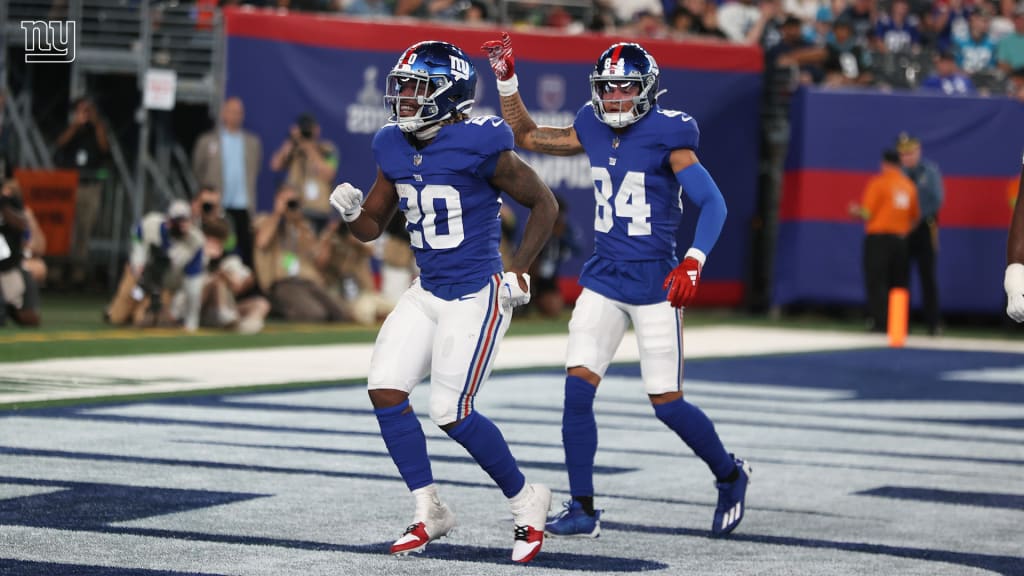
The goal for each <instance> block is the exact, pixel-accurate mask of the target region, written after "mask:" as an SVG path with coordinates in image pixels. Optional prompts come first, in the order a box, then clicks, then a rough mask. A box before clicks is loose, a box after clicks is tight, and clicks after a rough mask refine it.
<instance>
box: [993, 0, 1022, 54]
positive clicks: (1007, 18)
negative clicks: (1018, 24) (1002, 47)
mask: <svg viewBox="0 0 1024 576" xmlns="http://www.w3.org/2000/svg"><path fill="white" fill-rule="evenodd" d="M995 4H996V13H995V15H994V16H993V17H992V20H991V21H990V22H989V25H988V34H989V37H990V39H991V40H992V43H993V44H995V45H996V46H998V45H999V42H1000V41H1001V40H1002V39H1003V38H1006V37H1007V36H1009V35H1010V34H1013V31H1014V30H1013V28H1014V26H1013V21H1014V11H1016V10H1017V2H1016V1H1015V0H998V1H997V2H996V3H995Z"/></svg>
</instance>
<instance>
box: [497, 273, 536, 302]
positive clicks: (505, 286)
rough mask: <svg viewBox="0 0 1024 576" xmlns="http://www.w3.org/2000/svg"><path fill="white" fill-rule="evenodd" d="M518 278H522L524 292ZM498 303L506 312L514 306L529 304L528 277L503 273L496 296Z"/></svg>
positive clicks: (527, 275) (524, 274) (526, 275)
mask: <svg viewBox="0 0 1024 576" xmlns="http://www.w3.org/2000/svg"><path fill="white" fill-rule="evenodd" d="M520 277H522V282H523V283H525V284H526V290H523V286H522V284H520ZM498 301H499V303H500V304H501V306H502V308H505V309H506V310H512V309H513V308H515V307H516V306H524V305H526V304H529V303H530V275H529V274H526V273H523V274H516V273H515V272H505V275H504V276H503V277H502V279H501V291H500V292H499V294H498Z"/></svg>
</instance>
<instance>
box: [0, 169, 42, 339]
mask: <svg viewBox="0 0 1024 576" xmlns="http://www.w3.org/2000/svg"><path fill="white" fill-rule="evenodd" d="M28 228H29V222H28V218H27V217H26V216H25V207H24V204H23V203H22V199H21V195H20V193H19V190H18V188H17V186H14V185H10V184H8V183H6V182H5V183H4V186H3V187H2V188H0V326H2V325H3V324H5V323H6V319H7V317H8V316H9V317H10V318H11V319H12V320H13V321H14V323H15V324H18V325H19V326H38V325H39V322H40V316H39V291H38V288H37V286H36V284H35V280H33V278H32V276H31V275H30V274H29V273H28V272H27V271H26V270H24V269H23V268H22V266H21V263H22V260H23V259H24V247H23V244H24V242H25V232H26V231H27V230H28Z"/></svg>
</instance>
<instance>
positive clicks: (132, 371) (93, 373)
mask: <svg viewBox="0 0 1024 576" xmlns="http://www.w3.org/2000/svg"><path fill="white" fill-rule="evenodd" d="M684 338H685V341H684V346H685V348H686V357H687V358H691V359H695V358H714V357H728V356H752V355H763V354H784V353H799V352H820V351H829V350H851V349H858V348H879V347H885V346H887V345H888V341H887V340H886V338H885V336H884V335H878V334H851V333H846V332H828V331H821V330H802V329H790V328H767V327H742V326H705V327H694V328H687V329H686V332H685V336H684ZM906 347H907V348H930V349H942V350H950V351H956V350H963V351H990V352H1012V353H1020V354H1024V342H1019V341H1012V340H980V339H967V338H928V337H924V336H910V337H909V338H908V339H907V344H906ZM565 349H566V336H565V335H564V334H559V335H542V336H519V337H509V338H506V339H505V340H504V342H503V343H502V345H501V349H500V351H499V354H498V357H497V358H496V360H495V370H510V369H517V368H540V367H555V368H557V367H561V366H562V362H563V361H564V357H565ZM372 352H373V345H372V344H338V345H316V346H294V347H276V348H260V349H247V350H226V351H210V352H185V353H170V354H146V355H133V356H113V357H92V358H62V359H50V360H34V361H30V362H11V363H2V364H0V367H2V369H3V380H5V381H6V382H5V384H4V387H5V388H7V389H8V391H6V392H0V405H2V404H15V403H26V402H40V401H54V400H73V399H85V398H101V397H110V396H122V395H134V394H158V393H168V392H181V391H194V390H204V389H220V388H233V387H243V386H262V385H274V384H287V383H292V382H320V381H331V380H337V381H344V380H359V379H363V378H365V377H366V374H367V371H368V369H369V364H370V356H371V354H372ZM638 359H639V352H638V350H637V345H636V339H635V338H634V334H633V333H632V332H629V333H627V335H626V338H625V339H624V340H623V343H622V345H621V346H620V347H619V350H618V352H617V354H616V357H615V362H616V363H626V362H635V361H637V360H638Z"/></svg>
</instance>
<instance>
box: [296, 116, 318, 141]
mask: <svg viewBox="0 0 1024 576" xmlns="http://www.w3.org/2000/svg"><path fill="white" fill-rule="evenodd" d="M298 125H299V134H301V135H302V137H303V138H305V139H306V140H309V139H310V138H312V137H313V129H314V128H315V127H316V120H315V119H313V117H312V116H310V115H309V114H303V115H302V116H299V120H298Z"/></svg>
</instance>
